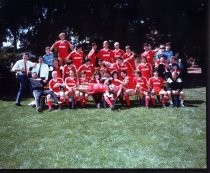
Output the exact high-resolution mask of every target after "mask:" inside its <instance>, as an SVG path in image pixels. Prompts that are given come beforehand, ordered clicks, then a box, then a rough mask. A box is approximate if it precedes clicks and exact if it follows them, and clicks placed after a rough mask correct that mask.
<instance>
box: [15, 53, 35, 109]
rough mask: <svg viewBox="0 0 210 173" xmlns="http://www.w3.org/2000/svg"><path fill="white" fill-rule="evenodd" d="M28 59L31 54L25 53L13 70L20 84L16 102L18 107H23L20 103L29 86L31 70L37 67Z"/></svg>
mask: <svg viewBox="0 0 210 173" xmlns="http://www.w3.org/2000/svg"><path fill="white" fill-rule="evenodd" d="M28 59H29V53H28V52H25V53H24V54H23V56H22V59H21V60H18V61H17V62H16V63H15V65H14V66H13V67H12V70H11V71H13V72H16V77H17V81H18V84H19V90H18V93H17V97H16V102H15V105H16V106H22V105H21V104H20V102H21V100H22V98H23V94H24V92H25V90H26V87H27V85H28V84H29V82H28V81H29V80H28V74H29V69H30V68H31V67H35V65H36V64H35V63H32V62H31V61H29V60H28Z"/></svg>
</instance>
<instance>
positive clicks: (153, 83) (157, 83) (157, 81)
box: [149, 77, 163, 91]
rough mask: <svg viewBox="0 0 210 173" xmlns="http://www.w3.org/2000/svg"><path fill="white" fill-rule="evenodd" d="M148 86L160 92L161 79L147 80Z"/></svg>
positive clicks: (161, 86) (152, 78)
mask: <svg viewBox="0 0 210 173" xmlns="http://www.w3.org/2000/svg"><path fill="white" fill-rule="evenodd" d="M149 86H150V87H151V88H152V89H154V90H155V91H160V90H161V89H162V88H163V79H162V78H161V77H157V78H156V77H151V78H150V79H149Z"/></svg>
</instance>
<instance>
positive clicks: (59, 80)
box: [49, 78, 63, 93]
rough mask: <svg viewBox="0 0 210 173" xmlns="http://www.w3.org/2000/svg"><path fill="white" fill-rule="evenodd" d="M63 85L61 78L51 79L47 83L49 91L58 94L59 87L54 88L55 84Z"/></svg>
mask: <svg viewBox="0 0 210 173" xmlns="http://www.w3.org/2000/svg"><path fill="white" fill-rule="evenodd" d="M57 83H59V84H63V79H62V78H57V80H54V79H51V80H50V81H49V89H50V90H52V91H53V92H57V93H58V92H59V91H60V88H59V87H54V85H55V84H57Z"/></svg>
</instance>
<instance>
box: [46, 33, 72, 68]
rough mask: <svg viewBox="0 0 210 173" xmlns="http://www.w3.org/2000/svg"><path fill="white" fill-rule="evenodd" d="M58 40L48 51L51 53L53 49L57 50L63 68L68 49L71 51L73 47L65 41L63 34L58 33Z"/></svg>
mask: <svg viewBox="0 0 210 173" xmlns="http://www.w3.org/2000/svg"><path fill="white" fill-rule="evenodd" d="M59 38H60V40H59V41H56V42H55V43H54V44H53V45H52V46H51V48H50V51H52V50H53V49H57V53H58V60H59V62H60V65H61V66H64V64H66V62H67V61H68V55H69V49H70V50H71V51H73V46H72V45H71V43H70V42H69V41H67V40H65V33H63V32H62V33H60V34H59Z"/></svg>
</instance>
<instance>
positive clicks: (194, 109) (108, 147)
mask: <svg viewBox="0 0 210 173" xmlns="http://www.w3.org/2000/svg"><path fill="white" fill-rule="evenodd" d="M185 92H186V95H187V98H186V106H187V107H185V108H149V109H148V110H147V109H146V108H144V107H140V106H139V107H133V108H131V109H124V110H118V111H110V110H109V109H96V108H89V109H76V110H69V109H64V110H61V111H59V110H54V111H52V112H48V111H44V112H43V113H37V112H36V110H35V108H33V107H30V106H27V104H28V103H29V102H30V101H31V100H32V99H27V100H25V101H23V104H24V105H25V106H22V107H15V106H14V102H12V101H0V138H1V139H0V148H1V152H0V168H206V167H207V163H206V162H207V157H206V155H207V153H206V88H204V87H202V88H194V89H185Z"/></svg>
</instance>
